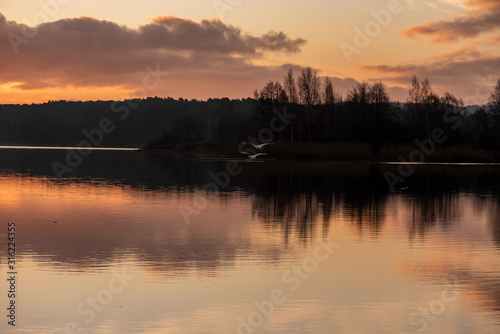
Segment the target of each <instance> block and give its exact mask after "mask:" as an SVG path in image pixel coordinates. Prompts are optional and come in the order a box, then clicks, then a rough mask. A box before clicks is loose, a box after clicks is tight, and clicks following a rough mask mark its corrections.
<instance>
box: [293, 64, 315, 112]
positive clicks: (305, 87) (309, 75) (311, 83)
mask: <svg viewBox="0 0 500 334" xmlns="http://www.w3.org/2000/svg"><path fill="white" fill-rule="evenodd" d="M298 86H299V96H300V103H302V104H303V105H305V106H308V107H313V106H315V105H318V104H319V103H320V94H319V88H320V83H319V78H318V75H317V73H316V71H313V69H312V68H310V67H308V68H306V69H303V70H302V74H301V75H300V77H299V82H298Z"/></svg>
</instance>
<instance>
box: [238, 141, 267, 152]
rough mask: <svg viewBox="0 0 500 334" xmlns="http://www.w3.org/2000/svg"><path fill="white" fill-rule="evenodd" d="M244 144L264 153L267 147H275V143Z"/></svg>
mask: <svg viewBox="0 0 500 334" xmlns="http://www.w3.org/2000/svg"><path fill="white" fill-rule="evenodd" d="M243 144H245V145H252V146H253V147H254V148H256V149H258V150H259V151H262V150H263V149H264V147H266V146H267V145H274V143H265V144H260V145H257V144H252V143H243Z"/></svg>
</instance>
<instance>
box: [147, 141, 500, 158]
mask: <svg viewBox="0 0 500 334" xmlns="http://www.w3.org/2000/svg"><path fill="white" fill-rule="evenodd" d="M239 145H240V143H228V144H221V143H207V142H197V143H179V144H168V145H160V146H150V147H147V148H145V149H144V150H145V151H146V152H161V153H164V154H170V155H172V156H174V157H194V158H196V157H212V156H213V157H214V156H223V157H230V158H242V157H243V156H242V155H241V154H239V152H238V146H239ZM245 149H246V150H249V151H251V150H252V147H251V146H245ZM263 152H266V153H267V154H268V156H267V157H266V158H270V159H280V160H286V159H292V160H293V159H296V160H312V159H315V160H321V159H329V160H340V161H352V160H360V161H363V160H364V161H384V162H397V161H400V159H399V157H400V156H403V158H404V159H406V160H408V161H409V160H410V156H412V157H414V158H415V159H420V157H422V156H423V157H424V162H476V163H479V162H482V163H499V162H500V150H489V149H484V148H481V147H478V146H473V145H437V146H436V148H435V150H434V152H433V153H432V154H427V152H424V151H423V150H422V149H420V148H419V147H418V146H416V145H415V144H413V143H392V144H385V145H383V146H382V147H381V149H380V150H379V151H378V152H373V151H372V150H371V147H370V144H369V143H362V142H338V143H293V144H292V143H289V142H277V143H275V144H274V145H269V146H267V147H266V148H265V150H264V151H263ZM415 152H417V153H415ZM418 152H422V153H418Z"/></svg>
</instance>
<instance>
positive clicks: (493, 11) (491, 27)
mask: <svg viewBox="0 0 500 334" xmlns="http://www.w3.org/2000/svg"><path fill="white" fill-rule="evenodd" d="M465 7H466V9H467V11H466V13H465V14H464V15H461V16H454V17H451V18H449V19H447V20H442V21H433V22H428V23H426V24H423V25H419V26H414V27H411V28H410V29H407V30H405V31H403V33H402V34H403V36H405V37H407V38H417V37H418V36H429V37H430V38H431V42H432V43H446V42H454V41H457V40H459V39H461V38H474V37H477V36H478V35H479V34H481V33H488V32H495V31H497V30H499V28H500V15H499V11H500V0H470V1H468V2H467V3H465Z"/></svg>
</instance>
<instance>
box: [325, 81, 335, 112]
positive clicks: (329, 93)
mask: <svg viewBox="0 0 500 334" xmlns="http://www.w3.org/2000/svg"><path fill="white" fill-rule="evenodd" d="M323 103H324V104H325V105H332V104H334V103H335V93H334V92H333V84H332V81H331V80H330V78H329V77H326V78H325V89H324V91H323Z"/></svg>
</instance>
